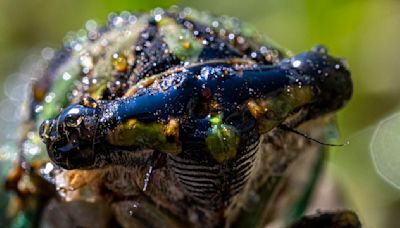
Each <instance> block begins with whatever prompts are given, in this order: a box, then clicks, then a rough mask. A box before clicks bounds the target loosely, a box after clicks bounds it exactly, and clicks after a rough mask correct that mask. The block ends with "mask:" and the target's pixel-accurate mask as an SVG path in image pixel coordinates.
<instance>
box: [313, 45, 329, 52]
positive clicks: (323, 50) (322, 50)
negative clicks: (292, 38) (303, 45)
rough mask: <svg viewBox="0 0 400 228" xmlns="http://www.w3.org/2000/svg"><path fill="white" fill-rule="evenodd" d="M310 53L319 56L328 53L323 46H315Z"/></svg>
mask: <svg viewBox="0 0 400 228" xmlns="http://www.w3.org/2000/svg"><path fill="white" fill-rule="evenodd" d="M312 51H313V52H317V53H320V54H326V53H328V49H327V48H326V47H325V46H323V45H316V46H315V47H313V48H312Z"/></svg>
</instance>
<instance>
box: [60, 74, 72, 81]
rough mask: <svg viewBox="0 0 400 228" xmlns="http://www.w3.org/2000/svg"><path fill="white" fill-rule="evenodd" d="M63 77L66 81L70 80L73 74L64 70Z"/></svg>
mask: <svg viewBox="0 0 400 228" xmlns="http://www.w3.org/2000/svg"><path fill="white" fill-rule="evenodd" d="M62 78H63V79H64V80H65V81H68V80H69V79H71V75H70V74H69V73H68V72H64V74H63V75H62Z"/></svg>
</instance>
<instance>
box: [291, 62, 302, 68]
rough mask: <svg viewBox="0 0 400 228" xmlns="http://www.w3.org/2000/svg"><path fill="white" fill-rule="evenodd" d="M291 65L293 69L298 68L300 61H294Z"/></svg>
mask: <svg viewBox="0 0 400 228" xmlns="http://www.w3.org/2000/svg"><path fill="white" fill-rule="evenodd" d="M292 65H293V67H295V68H297V67H300V65H301V61H300V60H295V61H293V63H292Z"/></svg>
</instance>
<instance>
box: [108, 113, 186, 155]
mask: <svg viewBox="0 0 400 228" xmlns="http://www.w3.org/2000/svg"><path fill="white" fill-rule="evenodd" d="M170 125H171V124H167V125H164V124H162V123H159V122H154V123H142V122H140V121H138V120H135V119H132V120H129V121H127V122H126V123H124V124H121V125H120V126H118V127H116V128H115V129H114V130H112V131H111V132H110V133H109V134H108V136H107V141H108V142H109V143H111V144H112V145H117V146H136V147H139V148H150V149H155V150H159V151H161V152H165V153H171V154H175V155H176V154H178V153H179V152H180V151H181V148H180V145H179V143H178V142H177V134H178V129H177V128H175V127H174V126H170ZM170 137H173V138H175V140H173V141H171V140H168V138H170Z"/></svg>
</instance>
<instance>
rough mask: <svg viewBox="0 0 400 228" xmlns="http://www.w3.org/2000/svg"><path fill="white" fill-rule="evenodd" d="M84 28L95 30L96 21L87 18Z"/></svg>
mask: <svg viewBox="0 0 400 228" xmlns="http://www.w3.org/2000/svg"><path fill="white" fill-rule="evenodd" d="M85 28H86V30H88V31H91V32H93V31H96V30H97V22H96V21H95V20H88V21H87V22H86V24H85Z"/></svg>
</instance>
